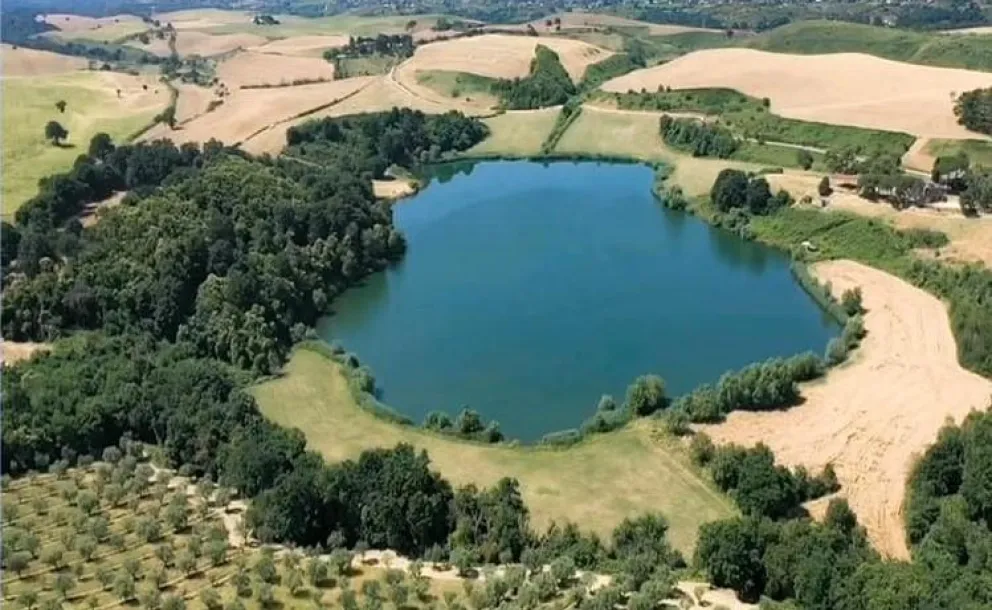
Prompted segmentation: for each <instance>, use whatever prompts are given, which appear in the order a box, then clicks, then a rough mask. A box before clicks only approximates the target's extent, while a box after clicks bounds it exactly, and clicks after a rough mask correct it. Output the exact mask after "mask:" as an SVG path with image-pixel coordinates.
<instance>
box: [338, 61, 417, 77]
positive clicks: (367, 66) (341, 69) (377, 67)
mask: <svg viewBox="0 0 992 610" xmlns="http://www.w3.org/2000/svg"><path fill="white" fill-rule="evenodd" d="M400 61H401V60H400V59H399V58H398V57H390V56H388V55H366V56H364V57H343V58H340V59H339V60H338V61H337V62H336V63H335V67H334V76H335V77H336V78H338V79H341V78H351V77H354V76H378V75H380V74H387V73H389V71H390V70H391V69H392V68H393V66H395V65H396V64H398V63H399V62H400Z"/></svg>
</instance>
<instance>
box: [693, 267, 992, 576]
mask: <svg viewBox="0 0 992 610" xmlns="http://www.w3.org/2000/svg"><path fill="white" fill-rule="evenodd" d="M814 271H815V273H816V275H817V276H818V277H819V278H820V280H822V281H829V282H831V285H832V286H833V290H834V292H835V293H836V294H838V295H839V294H840V293H841V292H843V291H844V290H846V289H848V288H853V287H855V286H860V287H861V290H862V292H863V295H864V304H865V307H866V308H867V310H868V311H867V313H866V314H865V328H866V329H867V331H868V336H867V337H865V340H864V341H863V342H862V345H861V347H860V348H859V349H858V351H857V352H856V354H855V356H854V359H853V361H852V362H850V363H848V364H846V365H844V366H842V367H840V368H838V369H836V370H834V371H832V372H831V373H830V374H829V375H828V376H827V378H826V380H825V381H820V382H816V383H812V384H808V385H806V386H804V387H803V389H802V395H803V398H804V399H805V402H804V403H803V404H802V405H800V406H798V407H794V408H792V409H788V410H785V411H775V412H764V413H754V412H735V413H732V414H731V415H730V416H729V417H728V418H727V421H726V422H725V423H722V424H717V425H713V426H703V427H701V429H703V430H704V431H705V432H706V433H707V434H709V435H710V436H712V437H713V439H714V441H716V442H719V443H730V442H733V443H739V444H743V445H753V444H756V443H758V442H763V443H765V444H766V445H768V446H769V447H771V449H772V450H773V451H774V452H775V455H776V458H777V459H778V460H779V461H780V462H781V463H784V464H788V465H790V466H797V465H800V464H801V465H804V466H806V467H808V468H810V469H820V468H822V467H823V466H824V465H825V464H827V463H828V462H832V463H833V464H834V466H835V467H836V470H837V476H838V478H839V479H840V483H841V486H842V488H841V492H840V494H839V495H841V496H844V497H846V498H847V499H848V501H849V502H850V504H851V508H853V509H854V511H855V512H856V513H857V515H858V519H859V520H860V521H861V523H862V524H863V525H864V526H865V527H866V528H867V530H868V536H869V538H870V539H871V541H872V543H873V544H874V545H875V547H876V548H877V549H878V550H879V551H880V552H882V553H883V554H884V555H887V556H889V557H894V558H900V559H905V558H908V556H909V552H908V549H907V547H906V541H905V534H904V531H905V530H904V525H903V510H902V503H903V497H904V495H905V488H906V478H907V476H908V474H909V471H910V468H911V467H912V465H913V462H914V460H915V459H916V457H917V456H918V455H920V454H921V453H922V452H923V451H924V450H926V448H927V446H929V445H930V444H931V443H932V442H933V440H934V439H935V438H936V435H937V431H938V430H939V429H940V427H941V426H942V425H943V424H944V422H945V421H946V420H947V419H948V418H952V419H954V420H956V421H960V420H961V419H962V418H963V417H964V416H965V415H966V414H967V413H968V412H969V411H971V410H973V409H981V408H984V407H986V406H987V405H988V404H989V397H990V394H992V383H990V382H989V381H988V380H987V379H984V378H982V377H980V376H979V375H976V374H974V373H971V372H969V371H967V370H965V369H963V368H962V367H961V365H960V364H959V363H958V360H957V345H956V343H955V341H954V336H953V335H952V334H951V328H950V324H949V322H948V318H947V311H946V308H945V306H944V304H943V303H942V302H941V301H939V300H938V299H937V298H936V297H934V296H932V295H930V294H928V293H926V292H924V291H922V290H920V289H918V288H914V287H913V286H911V285H909V284H907V283H906V282H904V281H902V280H900V279H898V278H896V277H894V276H891V275H889V274H887V273H884V272H882V271H878V270H877V269H873V268H871V267H867V266H865V265H862V264H859V263H855V262H853V261H831V262H826V263H820V264H818V265H816V266H815V268H814Z"/></svg>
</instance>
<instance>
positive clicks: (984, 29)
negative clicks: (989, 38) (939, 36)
mask: <svg viewBox="0 0 992 610" xmlns="http://www.w3.org/2000/svg"><path fill="white" fill-rule="evenodd" d="M943 33H944V34H992V26H988V25H982V26H978V27H974V28H961V29H958V30H944V32H943Z"/></svg>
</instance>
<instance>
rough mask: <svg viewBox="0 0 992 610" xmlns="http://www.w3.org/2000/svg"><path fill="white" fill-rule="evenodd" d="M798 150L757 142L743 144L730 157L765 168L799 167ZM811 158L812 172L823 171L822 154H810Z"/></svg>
mask: <svg viewBox="0 0 992 610" xmlns="http://www.w3.org/2000/svg"><path fill="white" fill-rule="evenodd" d="M798 154H799V150H798V149H796V148H793V147H791V146H778V145H776V144H759V143H757V142H743V143H742V144H741V146H740V148H738V149H737V151H735V152H734V154H733V155H731V159H734V160H736V161H745V162H747V163H755V164H758V165H764V166H766V167H792V168H798V167H800V164H799V159H798V157H797V155H798ZM810 155H811V156H812V157H813V167H812V168H811V169H812V170H813V171H824V170H825V168H824V165H823V154H821V153H819V152H811V153H810Z"/></svg>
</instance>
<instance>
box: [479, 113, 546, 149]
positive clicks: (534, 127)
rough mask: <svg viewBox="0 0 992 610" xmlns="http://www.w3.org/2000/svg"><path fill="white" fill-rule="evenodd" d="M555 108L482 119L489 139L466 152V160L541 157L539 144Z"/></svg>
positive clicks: (543, 138) (542, 140)
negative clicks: (492, 157)
mask: <svg viewBox="0 0 992 610" xmlns="http://www.w3.org/2000/svg"><path fill="white" fill-rule="evenodd" d="M558 112H559V110H558V108H544V109H541V110H519V111H510V112H505V113H503V114H500V115H497V116H494V117H491V118H488V119H484V120H483V122H484V123H485V124H486V125H488V126H489V130H490V135H489V137H488V138H486V139H485V140H483V141H482V142H480V143H478V144H476V145H475V146H474V147H472V148H471V149H469V150H468V152H467V155H468V156H475V157H488V156H505V157H529V156H534V155H538V154H540V153H541V144H542V143H543V142H544V141H545V139H546V138H547V137H548V134H550V133H551V129H552V128H553V127H554V125H555V119H556V118H557V117H558Z"/></svg>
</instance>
